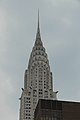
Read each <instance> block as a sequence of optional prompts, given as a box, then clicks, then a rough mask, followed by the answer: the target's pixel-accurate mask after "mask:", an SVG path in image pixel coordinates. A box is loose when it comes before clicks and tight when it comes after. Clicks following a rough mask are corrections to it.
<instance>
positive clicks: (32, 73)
mask: <svg viewBox="0 0 80 120" xmlns="http://www.w3.org/2000/svg"><path fill="white" fill-rule="evenodd" d="M39 99H52V100H56V92H54V91H53V80H52V72H51V71H50V65H49V60H48V56H47V53H46V50H45V48H44V47H43V43H42V40H41V35H40V28H39V14H38V27H37V34H36V40H35V44H34V46H33V49H32V52H31V55H30V59H29V63H28V68H27V69H26V70H25V75H24V88H22V94H21V98H20V120H33V119H34V111H35V108H36V105H37V103H38V100H39Z"/></svg>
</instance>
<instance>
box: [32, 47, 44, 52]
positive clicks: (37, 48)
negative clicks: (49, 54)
mask: <svg viewBox="0 0 80 120" xmlns="http://www.w3.org/2000/svg"><path fill="white" fill-rule="evenodd" d="M34 50H42V51H45V48H44V47H42V46H40V47H39V46H37V47H34Z"/></svg>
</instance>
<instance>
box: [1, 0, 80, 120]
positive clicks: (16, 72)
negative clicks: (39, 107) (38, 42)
mask: <svg viewBox="0 0 80 120" xmlns="http://www.w3.org/2000/svg"><path fill="white" fill-rule="evenodd" d="M38 8H39V10H40V29H41V37H42V41H43V43H44V46H45V48H46V51H47V53H48V58H49V62H50V66H51V71H52V72H53V78H54V88H55V90H58V91H59V94H58V99H62V100H73V101H80V1H79V0H0V120H18V118H19V100H18V98H19V97H20V94H21V90H20V89H21V87H23V81H24V71H25V69H26V68H27V65H28V60H29V56H30V53H31V50H32V47H33V45H34V41H35V36H36V31H37V17H38V16H37V13H38Z"/></svg>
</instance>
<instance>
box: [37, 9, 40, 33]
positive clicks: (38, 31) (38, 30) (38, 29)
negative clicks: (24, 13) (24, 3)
mask: <svg viewBox="0 0 80 120" xmlns="http://www.w3.org/2000/svg"><path fill="white" fill-rule="evenodd" d="M37 33H40V28H39V8H38V28H37Z"/></svg>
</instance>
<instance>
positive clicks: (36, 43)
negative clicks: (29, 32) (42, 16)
mask: <svg viewBox="0 0 80 120" xmlns="http://www.w3.org/2000/svg"><path fill="white" fill-rule="evenodd" d="M35 45H42V41H41V36H40V28H39V9H38V25H37V34H36V41H35Z"/></svg>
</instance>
